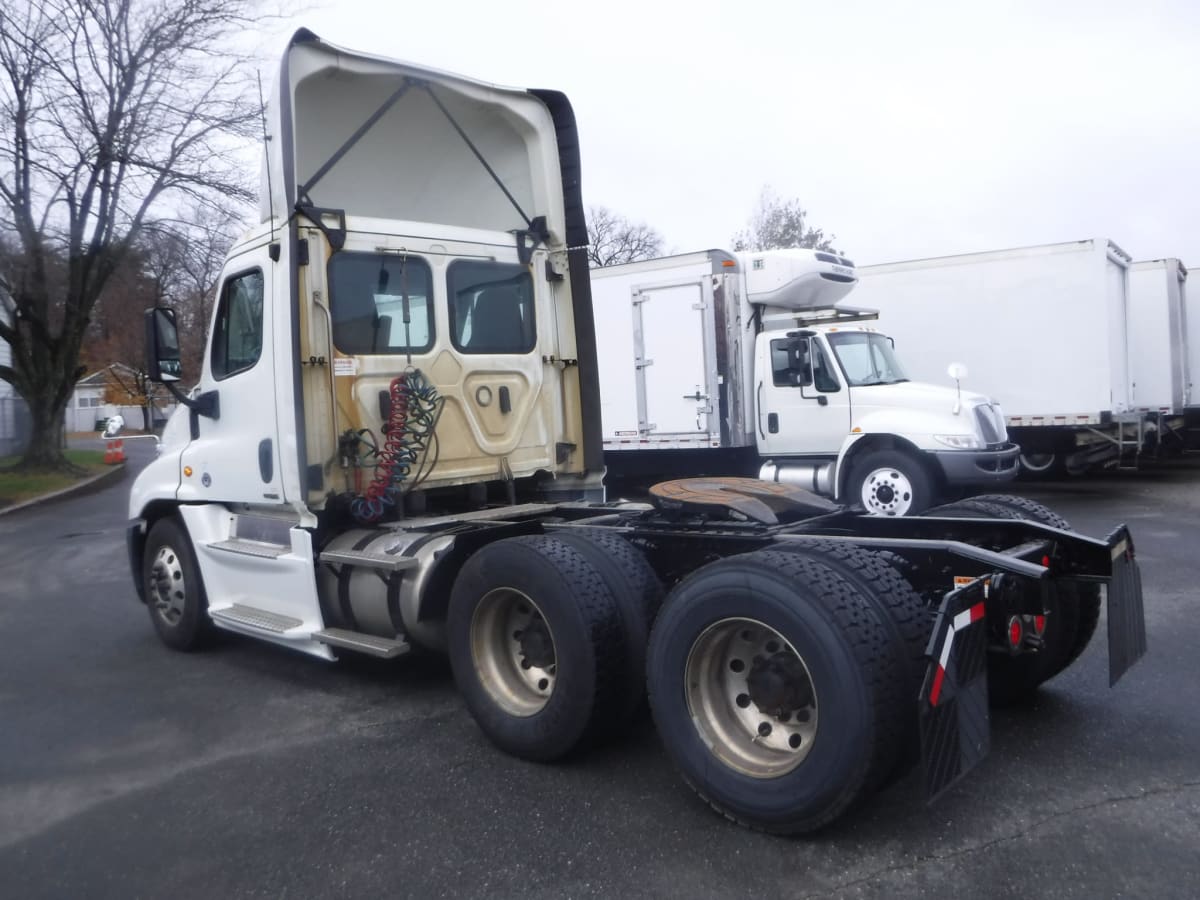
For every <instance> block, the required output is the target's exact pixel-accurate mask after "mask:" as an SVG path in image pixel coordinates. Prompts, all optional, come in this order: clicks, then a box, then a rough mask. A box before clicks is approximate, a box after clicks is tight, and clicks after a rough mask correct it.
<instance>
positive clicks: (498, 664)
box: [471, 588, 558, 717]
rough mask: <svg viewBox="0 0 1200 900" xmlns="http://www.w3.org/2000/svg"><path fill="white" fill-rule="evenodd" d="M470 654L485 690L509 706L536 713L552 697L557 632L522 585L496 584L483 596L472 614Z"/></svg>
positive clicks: (522, 713)
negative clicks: (523, 591) (515, 587)
mask: <svg viewBox="0 0 1200 900" xmlns="http://www.w3.org/2000/svg"><path fill="white" fill-rule="evenodd" d="M547 645H548V646H547ZM471 658H472V661H473V662H474V664H475V672H476V674H477V675H478V676H479V681H480V683H481V684H482V685H483V688H484V690H485V691H487V692H488V694H489V695H490V696H491V698H492V700H494V701H495V702H496V704H497V705H498V706H500V708H501V709H503V710H504V711H505V712H508V713H510V714H512V715H514V716H522V717H526V716H533V715H536V714H537V713H539V712H541V711H542V710H543V709H545V707H546V704H547V703H549V702H550V697H551V695H553V693H554V683H555V679H556V676H557V672H558V666H557V659H558V657H557V652H556V649H555V644H554V635H553V633H552V632H551V631H550V625H549V623H547V622H546V618H545V616H544V615H543V614H542V611H541V609H539V608H538V605H537V604H536V603H534V602H533V601H532V600H530V599H529V597H528V596H527V595H526V594H523V593H522V592H521V591H518V590H515V589H514V588H496V589H495V590H492V591H489V592H488V593H486V594H485V595H484V596H483V597H482V599H480V601H479V603H478V605H477V606H476V607H475V612H474V613H473V614H472V616H471Z"/></svg>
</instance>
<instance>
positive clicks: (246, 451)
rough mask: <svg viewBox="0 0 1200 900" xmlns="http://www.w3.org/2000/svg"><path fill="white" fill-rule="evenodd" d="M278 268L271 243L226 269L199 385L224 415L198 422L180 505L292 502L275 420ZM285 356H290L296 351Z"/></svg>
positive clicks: (186, 463)
mask: <svg viewBox="0 0 1200 900" xmlns="http://www.w3.org/2000/svg"><path fill="white" fill-rule="evenodd" d="M273 270H274V263H272V262H271V260H270V258H269V257H268V254H267V247H266V246H265V245H262V246H259V247H254V248H252V249H250V250H248V251H247V252H245V253H239V254H238V255H237V256H233V257H231V258H230V259H228V260H227V261H226V263H225V268H224V270H223V271H222V273H221V282H220V291H219V293H218V294H217V304H216V310H215V312H214V314H213V321H212V327H211V329H210V338H209V347H208V357H207V359H205V360H204V368H203V371H202V373H201V376H200V382H199V389H200V392H201V393H206V392H209V391H215V392H216V393H217V395H218V402H219V403H220V417H219V418H216V419H211V418H207V417H203V416H201V417H199V418H198V419H197V426H196V428H197V432H198V436H196V437H194V439H193V440H192V442H191V443H190V444H188V446H187V448H186V449H185V450H184V451H183V454H182V458H181V460H180V461H181V463H182V464H183V472H184V478H183V479H182V481H181V482H180V487H179V499H180V500H209V501H220V502H227V503H228V502H243V503H263V502H267V503H272V502H279V501H281V500H283V499H285V498H284V497H283V488H282V487H281V484H282V479H281V477H280V473H279V435H278V424H277V421H276V397H275V394H276V383H275V378H276V374H275V350H276V347H275V335H274V329H273V328H272V320H273V317H274V306H273V304H272V303H271V286H272V273H273ZM285 350H286V352H288V353H289V354H290V347H289V348H285Z"/></svg>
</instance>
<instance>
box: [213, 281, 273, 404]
mask: <svg viewBox="0 0 1200 900" xmlns="http://www.w3.org/2000/svg"><path fill="white" fill-rule="evenodd" d="M262 343H263V274H262V271H261V270H260V269H253V270H251V271H249V272H242V273H241V274H239V275H234V276H232V277H231V278H229V279H227V280H226V281H225V284H224V286H223V287H222V288H221V299H220V301H219V305H218V307H217V318H216V322H215V323H214V324H213V339H212V374H213V378H215V379H217V380H218V381H219V380H221V379H223V378H228V377H229V376H231V375H236V374H237V373H238V372H244V371H246V370H247V369H250V368H253V366H254V364H255V363H257V362H258V359H259V357H260V356H262Z"/></svg>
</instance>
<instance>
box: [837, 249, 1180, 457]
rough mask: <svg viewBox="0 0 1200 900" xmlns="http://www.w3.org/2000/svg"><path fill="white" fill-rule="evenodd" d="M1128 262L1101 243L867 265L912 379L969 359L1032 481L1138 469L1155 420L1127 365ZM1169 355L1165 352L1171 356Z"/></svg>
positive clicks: (884, 323) (874, 297)
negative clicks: (1061, 471) (1047, 475)
mask: <svg viewBox="0 0 1200 900" xmlns="http://www.w3.org/2000/svg"><path fill="white" fill-rule="evenodd" d="M1130 263H1131V260H1130V257H1129V255H1128V254H1127V253H1125V251H1123V250H1122V249H1121V248H1120V247H1118V246H1117V245H1116V244H1114V243H1113V242H1112V241H1108V240H1104V239H1094V240H1084V241H1073V242H1070V243H1061V244H1046V245H1042V246H1036V247H1020V248H1016V249H1012V250H997V251H992V252H986V253H968V254H962V255H957V256H944V257H937V258H932V259H917V260H910V261H906V262H896V263H887V264H883V265H870V266H860V267H859V270H858V272H859V286H858V293H857V295H856V296H857V299H858V300H860V301H862V302H866V303H869V304H870V305H871V306H874V307H877V308H878V309H879V310H880V325H881V327H883V328H885V329H886V330H887V331H888V333H889V334H891V335H892V337H894V338H895V340H896V346H897V348H898V350H899V351H900V352H902V353H904V355H905V358H906V359H907V360H909V365H910V368H911V369H912V374H913V376H914V377H915V378H929V377H933V376H935V375H936V374H938V373H940V372H942V371H944V369H945V367H946V364H947V362H948V361H950V360H952V359H961V360H962V361H963V362H965V363H966V365H967V368H968V371H969V373H970V381H969V383H970V384H971V385H973V386H977V387H978V388H979V389H980V390H984V391H987V392H988V393H989V394H990V395H992V396H994V397H995V398H996V399H997V400H998V401H999V403H1000V406H1001V407H1002V408H1003V409H1004V414H1005V417H1006V422H1007V426H1008V433H1009V435H1010V436H1011V437H1012V439H1013V440H1014V441H1016V443H1017V444H1019V445H1020V447H1021V454H1022V465H1023V466H1024V467H1025V468H1026V469H1028V470H1030V471H1048V470H1052V469H1057V468H1065V469H1067V470H1068V471H1071V472H1082V471H1086V470H1087V469H1089V468H1093V467H1101V466H1107V465H1114V464H1117V465H1133V464H1134V463H1135V462H1136V459H1137V456H1138V454H1139V453H1140V451H1141V448H1142V446H1143V445H1144V443H1145V442H1146V440H1147V438H1148V436H1149V435H1150V432H1151V430H1152V428H1153V426H1154V424H1155V421H1156V417H1154V416H1151V415H1149V414H1147V412H1146V411H1145V410H1142V409H1139V408H1138V404H1137V402H1136V400H1135V392H1134V387H1133V378H1132V377H1131V366H1130V337H1129V322H1130V311H1129V306H1130V300H1129V267H1130ZM1163 352H1165V348H1163Z"/></svg>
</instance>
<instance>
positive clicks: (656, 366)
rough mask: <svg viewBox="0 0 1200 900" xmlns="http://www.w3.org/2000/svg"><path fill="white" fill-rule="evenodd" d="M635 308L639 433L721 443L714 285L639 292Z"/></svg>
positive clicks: (676, 285)
mask: <svg viewBox="0 0 1200 900" xmlns="http://www.w3.org/2000/svg"><path fill="white" fill-rule="evenodd" d="M633 304H634V313H633V328H634V335H633V339H634V352H635V356H636V359H635V367H636V370H637V397H638V430H639V431H640V433H641V434H642V436H643V437H649V438H650V439H651V440H654V439H656V438H659V439H666V438H667V436H669V435H678V436H681V437H690V438H692V439H693V440H695V439H697V438H700V439H701V440H703V445H708V443H709V440H711V441H716V442H719V440H720V430H719V424H718V416H717V415H716V412H715V410H716V398H717V373H716V361H715V360H716V339H715V334H714V329H713V319H712V307H713V298H712V282H711V279H710V278H707V277H706V278H701V279H698V280H693V281H687V282H676V283H671V284H660V285H650V286H644V287H638V288H635V290H634V294H633Z"/></svg>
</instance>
